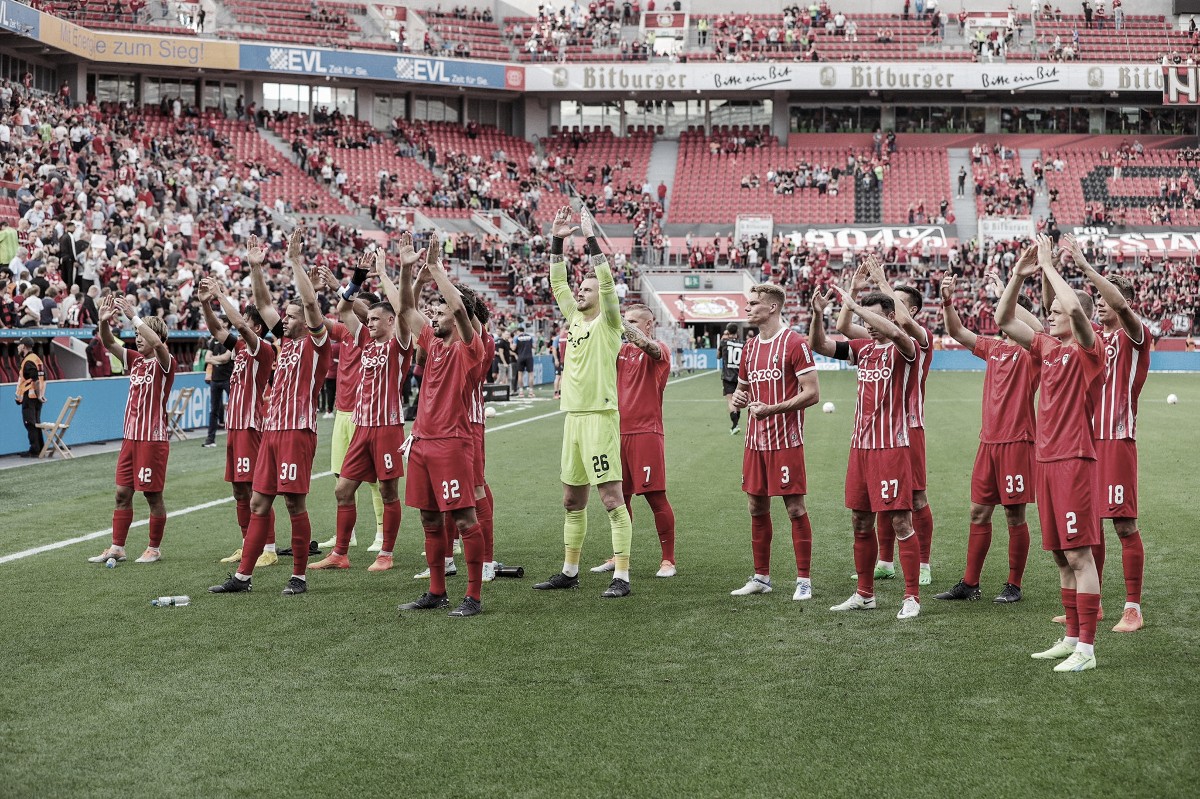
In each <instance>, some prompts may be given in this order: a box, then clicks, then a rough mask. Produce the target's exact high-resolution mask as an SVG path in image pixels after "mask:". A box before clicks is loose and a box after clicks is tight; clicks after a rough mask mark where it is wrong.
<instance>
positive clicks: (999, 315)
mask: <svg viewBox="0 0 1200 799" xmlns="http://www.w3.org/2000/svg"><path fill="white" fill-rule="evenodd" d="M1032 249H1033V248H1032V247H1031V248H1029V249H1026V251H1025V252H1024V253H1022V254H1021V257H1020V258H1018V259H1017V262H1016V264H1014V265H1013V271H1012V275H1010V276H1009V278H1008V284H1007V285H1006V286H1005V287H1004V292H1003V293H1002V294H1001V295H1000V302H998V303H996V324H997V325H999V326H1000V329H1001V330H1003V331H1004V333H1005V335H1007V336H1008V337H1009V338H1010V339H1012V340H1013V341H1015V342H1016V343H1017V344H1019V345H1021V346H1022V347H1024V348H1025V349H1029V348H1030V347H1032V346H1033V338H1034V336H1035V335H1036V331H1035V329H1034V328H1032V327H1030V326H1029V325H1027V324H1025V322H1023V321H1021V320H1020V319H1019V318H1017V307H1018V306H1017V297H1018V296H1020V294H1021V287H1022V286H1023V285H1025V280H1026V279H1027V278H1030V277H1033V276H1034V275H1035V274H1037V271H1038V268H1039V267H1038V263H1039V262H1040V260H1041V258H1040V250H1039V255H1038V257H1037V258H1034V257H1033V256H1032V255H1031V254H1030V251H1031V250H1032Z"/></svg>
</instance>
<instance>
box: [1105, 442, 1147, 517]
mask: <svg viewBox="0 0 1200 799" xmlns="http://www.w3.org/2000/svg"><path fill="white" fill-rule="evenodd" d="M1095 443H1096V490H1097V491H1098V492H1099V493H1098V494H1097V495H1096V499H1097V500H1099V502H1100V518H1101V519H1136V518H1137V515H1138V510H1137V483H1138V478H1137V471H1138V470H1137V442H1136V441H1131V440H1129V439H1117V440H1113V439H1097V440H1096V442H1095Z"/></svg>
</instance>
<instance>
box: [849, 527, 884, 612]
mask: <svg viewBox="0 0 1200 799" xmlns="http://www.w3.org/2000/svg"><path fill="white" fill-rule="evenodd" d="M878 555H879V545H878V544H877V543H876V541H875V531H874V530H863V531H861V532H860V531H858V530H855V531H854V570H855V571H856V572H858V594H859V596H862V597H866V598H868V599H869V598H870V597H873V596H875V558H876V557H878Z"/></svg>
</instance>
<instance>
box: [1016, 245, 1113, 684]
mask: <svg viewBox="0 0 1200 799" xmlns="http://www.w3.org/2000/svg"><path fill="white" fill-rule="evenodd" d="M1052 251H1053V243H1052V242H1051V240H1050V237H1049V236H1044V235H1042V236H1038V238H1037V252H1038V258H1037V261H1036V262H1033V263H1031V262H1030V261H1029V260H1028V259H1022V260H1020V261H1018V262H1017V264H1015V265H1014V267H1013V273H1012V276H1011V277H1010V278H1009V281H1008V285H1007V286H1005V288H1004V294H1002V295H1001V297H1000V302H999V304H998V305H997V306H996V322H997V323H998V324H999V325H1000V329H1001V330H1003V331H1004V332H1005V333H1006V334H1008V336H1009V338H1011V339H1012V340H1013V341H1015V342H1016V343H1017V344H1019V345H1021V346H1022V347H1024V348H1026V349H1027V350H1029V353H1030V355H1031V356H1033V360H1034V363H1035V364H1037V366H1038V368H1039V370H1040V372H1041V390H1040V392H1039V394H1038V425H1037V442H1036V448H1037V467H1038V477H1037V486H1036V491H1037V501H1038V518H1039V519H1040V520H1041V524H1042V548H1043V549H1046V550H1048V551H1050V552H1052V553H1054V561H1055V563H1057V564H1058V570H1059V579H1060V584H1061V586H1062V602H1063V608H1064V609H1065V610H1066V624H1067V634H1066V636H1065V637H1064V638H1063V639H1062V640H1060V641H1058V642H1057V643H1055V644H1054V646H1052V647H1050V648H1049V649H1047V650H1046V651H1044V652H1036V653H1034V654H1033V657H1034V658H1035V659H1038V660H1063V662H1062V663H1059V664H1058V665H1057V666H1055V667H1054V670H1055V671H1060V672H1074V671H1087V670H1089V669H1094V668H1096V655H1095V649H1094V644H1095V639H1096V615H1097V613H1098V612H1099V610H1100V577H1099V575H1098V574H1097V572H1096V562H1095V560H1094V558H1093V556H1092V547H1094V546H1096V545H1097V544H1099V543H1100V542H1101V540H1102V535H1103V533H1102V529H1101V521H1100V515H1099V509H1098V507H1097V505H1098V503H1097V501H1096V499H1097V498H1096V496H1095V495H1096V491H1097V485H1096V479H1097V470H1096V448H1095V443H1094V441H1093V437H1092V418H1093V411H1094V407H1093V406H1094V404H1095V397H1096V393H1097V391H1098V389H1099V388H1100V386H1101V385H1102V383H1103V380H1104V351H1103V348H1102V346H1101V343H1100V339H1099V337H1098V336H1097V335H1096V333H1095V331H1094V330H1093V329H1092V320H1091V316H1092V313H1091V312H1092V308H1091V305H1092V299H1091V297H1090V296H1089V295H1088V294H1087V293H1085V292H1077V291H1075V290H1074V289H1072V288H1071V287H1070V286H1069V285H1068V284H1067V281H1066V280H1065V279H1064V278H1063V276H1062V275H1061V274H1059V273H1058V271H1057V270H1056V269H1055V268H1054V263H1053V258H1052ZM1039 268H1040V269H1041V271H1042V276H1043V278H1044V279H1045V280H1046V282H1047V283H1048V284H1049V285H1050V286H1051V287H1052V288H1053V290H1054V294H1055V297H1054V300H1053V302H1052V303H1051V304H1050V306H1049V307H1050V312H1049V315H1048V320H1047V321H1048V325H1049V331H1050V332H1049V335H1047V334H1046V333H1042V332H1041V331H1035V330H1033V329H1031V328H1030V327H1029V325H1027V324H1025V323H1024V322H1022V321H1021V320H1020V319H1019V318H1018V317H1017V315H1016V308H1017V295H1018V294H1020V292H1021V286H1022V284H1024V282H1025V280H1026V279H1028V278H1030V277H1032V276H1033V275H1035V274H1036V273H1037V271H1038V269H1039ZM1004 410H1005V412H1006V413H1016V412H1017V411H1016V409H1007V408H1006V409H1004ZM1064 658H1065V659H1064Z"/></svg>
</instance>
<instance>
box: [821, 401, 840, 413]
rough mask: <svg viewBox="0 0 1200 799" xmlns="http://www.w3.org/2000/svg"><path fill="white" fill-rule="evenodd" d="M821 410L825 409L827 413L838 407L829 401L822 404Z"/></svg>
mask: <svg viewBox="0 0 1200 799" xmlns="http://www.w3.org/2000/svg"><path fill="white" fill-rule="evenodd" d="M821 410H823V411H825V413H833V412H834V411H836V410H837V408H835V407H834V406H833V403H832V402H827V403H825V404H824V405H822V406H821Z"/></svg>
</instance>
